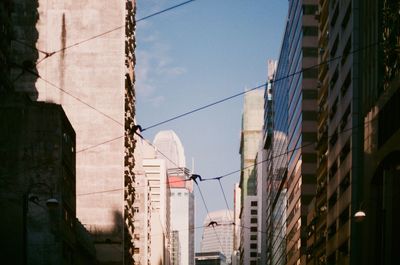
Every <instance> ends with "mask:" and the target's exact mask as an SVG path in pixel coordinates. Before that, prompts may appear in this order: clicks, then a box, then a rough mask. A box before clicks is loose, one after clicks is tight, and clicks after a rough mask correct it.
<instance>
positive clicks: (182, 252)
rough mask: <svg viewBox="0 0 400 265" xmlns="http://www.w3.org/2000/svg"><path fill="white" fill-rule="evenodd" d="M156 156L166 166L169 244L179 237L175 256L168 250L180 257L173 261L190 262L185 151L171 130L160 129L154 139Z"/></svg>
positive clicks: (191, 244) (191, 215)
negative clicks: (168, 195) (171, 235)
mask: <svg viewBox="0 0 400 265" xmlns="http://www.w3.org/2000/svg"><path fill="white" fill-rule="evenodd" d="M154 146H155V147H156V148H157V157H158V158H159V159H164V160H165V163H166V167H167V178H168V185H169V189H170V198H169V200H170V204H169V206H168V207H169V211H170V214H169V215H170V220H169V222H170V228H171V229H170V231H171V233H172V234H173V235H175V236H174V237H171V246H176V245H177V242H174V241H173V239H174V238H175V239H179V248H174V249H175V250H178V249H179V255H178V253H177V252H173V251H172V250H171V254H172V255H173V256H178V257H179V258H176V259H174V260H175V261H177V260H180V261H179V263H177V264H182V265H183V264H188V265H193V264H194V210H195V209H194V193H193V183H192V182H191V181H186V180H187V179H188V178H189V177H190V171H189V170H188V169H187V168H186V158H185V151H184V148H183V145H182V142H181V140H180V139H179V137H178V136H177V135H176V133H175V132H174V131H172V130H168V131H160V132H158V133H157V134H156V136H155V138H154Z"/></svg>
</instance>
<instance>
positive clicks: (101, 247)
mask: <svg viewBox="0 0 400 265" xmlns="http://www.w3.org/2000/svg"><path fill="white" fill-rule="evenodd" d="M113 215H114V221H113V226H112V227H111V228H109V229H100V228H98V227H95V228H92V227H87V229H88V230H89V231H90V234H91V235H92V237H93V241H94V244H95V247H96V253H97V259H98V261H99V264H102V265H117V264H118V265H119V264H122V262H123V260H124V246H123V242H124V241H123V238H124V236H123V229H124V228H123V227H124V225H125V222H124V218H123V216H122V214H121V212H119V211H114V212H113Z"/></svg>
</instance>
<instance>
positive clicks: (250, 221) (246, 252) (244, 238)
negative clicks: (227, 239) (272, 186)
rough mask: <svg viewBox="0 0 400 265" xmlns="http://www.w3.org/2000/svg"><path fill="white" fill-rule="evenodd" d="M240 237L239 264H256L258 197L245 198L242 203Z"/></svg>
mask: <svg viewBox="0 0 400 265" xmlns="http://www.w3.org/2000/svg"><path fill="white" fill-rule="evenodd" d="M241 221H242V222H241V225H240V228H241V230H240V231H241V235H240V237H241V238H240V244H241V246H240V264H244V265H256V264H257V263H258V237H259V232H260V230H259V229H258V197H257V196H255V195H253V196H250V195H248V196H246V197H245V199H244V202H243V209H242V218H241Z"/></svg>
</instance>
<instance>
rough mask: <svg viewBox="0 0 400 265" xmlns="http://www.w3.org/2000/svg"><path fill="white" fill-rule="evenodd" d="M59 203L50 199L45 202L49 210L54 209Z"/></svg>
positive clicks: (54, 199)
mask: <svg viewBox="0 0 400 265" xmlns="http://www.w3.org/2000/svg"><path fill="white" fill-rule="evenodd" d="M58 204H59V202H58V200H57V199H56V198H50V199H48V200H47V201H46V205H47V207H48V208H49V209H53V208H56V207H57V206H58Z"/></svg>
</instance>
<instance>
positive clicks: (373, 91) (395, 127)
mask: <svg viewBox="0 0 400 265" xmlns="http://www.w3.org/2000/svg"><path fill="white" fill-rule="evenodd" d="M319 8H320V9H319V11H318V12H317V17H318V18H319V20H320V35H319V43H320V44H321V49H320V52H321V54H322V55H320V57H322V60H321V61H322V62H323V61H325V62H326V61H329V64H328V63H324V64H322V65H321V66H320V67H319V81H320V84H319V108H320V129H319V134H320V136H321V137H319V139H318V148H319V149H320V150H321V151H320V150H319V163H320V164H319V169H318V171H317V172H319V176H318V188H317V196H316V208H315V214H316V218H315V219H316V220H317V222H315V224H316V225H314V223H313V222H311V223H310V228H314V229H316V230H315V243H314V245H311V246H310V250H312V251H313V252H311V255H310V256H313V255H314V256H316V257H317V258H318V260H319V261H321V262H326V263H327V264H392V263H393V262H395V260H397V259H398V253H396V251H393V246H394V245H396V243H397V241H396V238H398V236H400V232H399V229H398V228H397V226H396V225H393V224H395V223H398V222H399V219H400V218H399V214H398V212H399V207H398V203H395V201H396V200H398V197H396V195H395V194H398V193H399V190H400V183H399V182H398V176H399V171H398V169H396V168H397V167H396V165H398V164H399V159H398V157H399V153H400V152H399V148H398V146H399V144H398V143H399V123H398V122H394V121H397V120H398V117H400V109H399V107H398V103H395V102H399V99H400V93H399V81H398V80H399V79H398V78H399V72H400V70H399V61H400V59H399V58H400V56H399V52H398V47H399V44H400V43H399V35H400V33H399V25H400V19H399V16H398V12H399V8H400V7H399V5H398V1H397V2H396V1H375V0H368V1H358V0H357V1H320V7H319ZM321 121H323V122H321ZM326 136H327V137H326ZM322 209H323V210H322ZM324 212H326V213H324ZM356 213H359V214H360V213H362V214H364V215H365V216H364V217H365V220H364V218H361V219H357V218H355V214H356ZM320 224H321V225H320ZM313 225H314V226H313ZM325 225H326V233H321V232H322V231H323V230H324V228H323V227H324V226H325ZM320 227H322V229H320ZM310 230H311V229H310ZM311 232H313V231H312V230H311ZM320 242H323V246H322V247H321V246H320V245H321V244H320ZM317 246H319V247H317ZM313 247H314V248H313ZM321 250H322V251H321Z"/></svg>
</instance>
